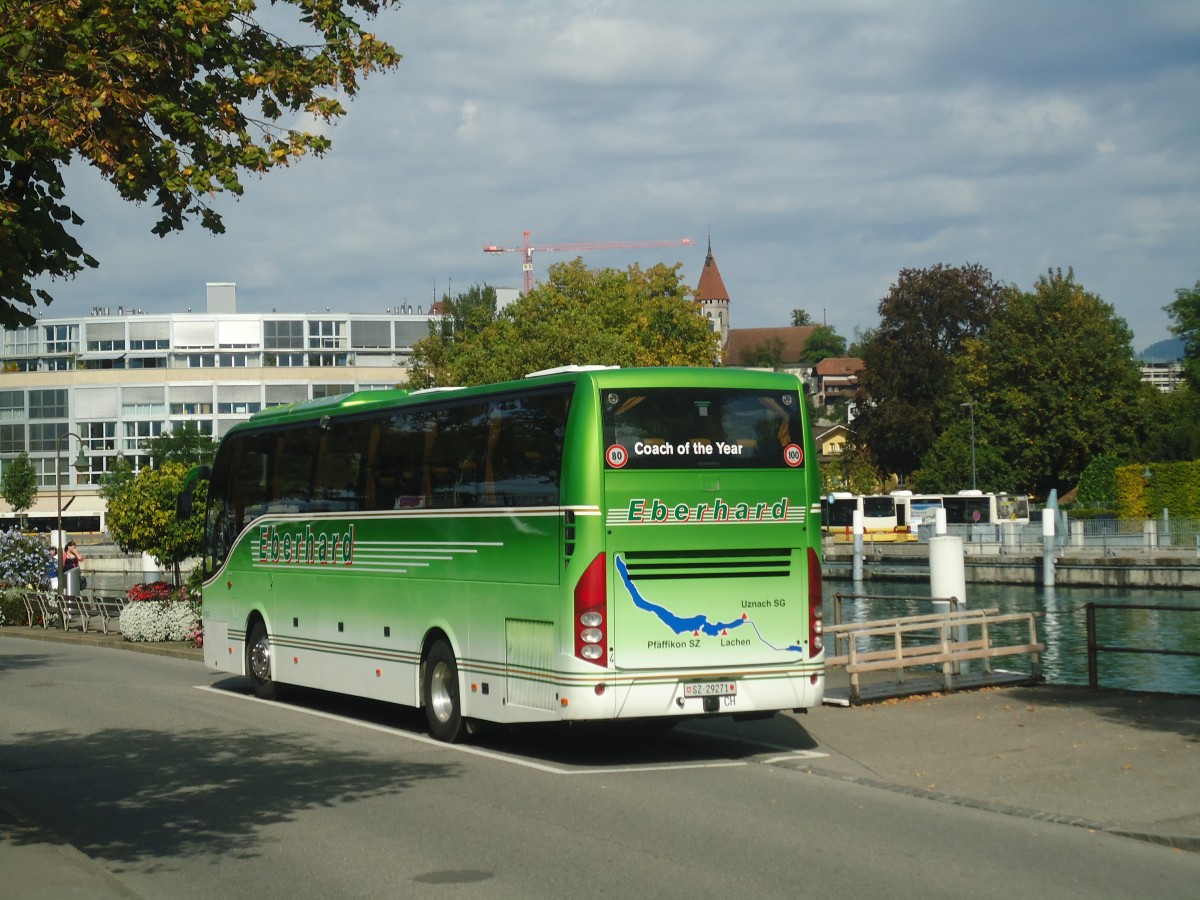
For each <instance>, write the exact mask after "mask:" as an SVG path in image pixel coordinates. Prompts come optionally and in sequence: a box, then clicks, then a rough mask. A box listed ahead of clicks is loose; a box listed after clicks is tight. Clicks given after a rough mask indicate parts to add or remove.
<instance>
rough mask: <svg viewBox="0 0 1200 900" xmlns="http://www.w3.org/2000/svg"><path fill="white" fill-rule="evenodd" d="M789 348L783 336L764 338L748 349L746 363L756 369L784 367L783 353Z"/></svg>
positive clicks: (779, 368)
mask: <svg viewBox="0 0 1200 900" xmlns="http://www.w3.org/2000/svg"><path fill="white" fill-rule="evenodd" d="M786 350H787V344H786V343H784V340H783V338H781V337H779V336H778V335H775V336H773V337H769V338H767V339H766V340H764V341H763V342H762V343H761V344H755V345H754V346H752V347H750V348H749V349H748V350H747V351H746V356H745V359H746V363H745V364H746V365H747V366H751V367H753V368H756V369H775V370H776V371H778V370H781V369H782V368H783V354H784V352H785V351H786Z"/></svg>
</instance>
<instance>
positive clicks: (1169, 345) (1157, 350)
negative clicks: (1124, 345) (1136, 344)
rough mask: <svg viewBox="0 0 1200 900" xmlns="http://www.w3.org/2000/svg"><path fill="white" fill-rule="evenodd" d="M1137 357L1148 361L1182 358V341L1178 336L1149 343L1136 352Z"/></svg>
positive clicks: (1169, 360)
mask: <svg viewBox="0 0 1200 900" xmlns="http://www.w3.org/2000/svg"><path fill="white" fill-rule="evenodd" d="M1138 359H1140V360H1141V361H1142V362H1148V363H1169V362H1175V361H1176V360H1180V359H1183V341H1182V340H1181V339H1180V338H1168V339H1167V340H1165V341H1159V342H1158V343H1157V344H1151V345H1150V346H1149V347H1147V348H1146V349H1145V350H1143V351H1142V352H1141V353H1139V354H1138Z"/></svg>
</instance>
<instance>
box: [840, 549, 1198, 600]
mask: <svg viewBox="0 0 1200 900" xmlns="http://www.w3.org/2000/svg"><path fill="white" fill-rule="evenodd" d="M965 551H966V559H965V569H966V572H965V574H966V580H967V581H968V582H969V583H970V582H975V583H980V584H1022V585H1030V586H1037V585H1040V584H1042V583H1043V579H1044V577H1045V560H1044V557H1043V554H1042V553H1040V552H1036V551H1033V550H1032V548H1030V551H1031V552H1027V553H1025V554H1020V553H1017V552H1014V551H1013V550H1011V549H1010V548H1007V547H1005V546H1004V545H1003V544H988V545H984V546H983V547H980V546H979V545H976V544H972V543H967V544H966V545H965ZM823 553H824V560H825V568H824V573H825V576H826V577H827V578H849V576H850V548H849V546H848V545H846V544H841V543H835V542H832V541H828V540H827V541H826V542H825V545H824V548H823ZM864 560H865V562H864V565H863V572H862V580H863V581H871V580H872V579H882V580H889V581H890V580H902V581H908V580H911V581H925V582H927V581H928V580H929V577H930V575H929V544H928V543H927V542H916V541H911V542H908V543H891V542H889V543H876V544H869V545H868V546H867V548H866V551H865V553H864ZM1054 584H1056V585H1057V586H1058V587H1115V588H1152V589H1159V588H1161V589H1163V590H1200V558H1198V557H1197V554H1196V552H1195V551H1194V550H1185V549H1163V548H1156V549H1154V550H1152V551H1149V552H1147V551H1134V552H1122V555H1120V556H1115V555H1113V556H1108V555H1105V554H1104V552H1103V551H1099V550H1095V549H1080V548H1077V547H1071V546H1067V547H1059V548H1057V551H1056V555H1055V562H1054Z"/></svg>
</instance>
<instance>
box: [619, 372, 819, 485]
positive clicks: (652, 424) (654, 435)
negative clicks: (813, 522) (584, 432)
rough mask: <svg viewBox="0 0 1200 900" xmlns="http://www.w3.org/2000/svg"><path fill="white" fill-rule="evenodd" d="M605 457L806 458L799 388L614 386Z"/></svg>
mask: <svg viewBox="0 0 1200 900" xmlns="http://www.w3.org/2000/svg"><path fill="white" fill-rule="evenodd" d="M602 405H603V410H604V422H603V424H604V447H605V463H606V465H607V466H608V467H609V468H613V469H621V468H625V469H775V468H780V469H782V468H789V467H791V468H795V467H796V466H798V465H800V464H801V463H802V462H803V451H802V450H801V444H802V436H803V433H804V432H803V425H802V424H801V422H802V420H801V412H800V409H799V403H798V401H797V395H796V393H795V392H792V393H783V392H777V391H754V390H734V389H722V388H654V389H632V390H625V391H622V390H609V391H605V392H604V395H603V397H602Z"/></svg>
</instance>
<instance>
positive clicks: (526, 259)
mask: <svg viewBox="0 0 1200 900" xmlns="http://www.w3.org/2000/svg"><path fill="white" fill-rule="evenodd" d="M691 244H692V239H691V238H680V239H679V240H676V241H581V242H577V243H572V244H547V245H546V246H544V247H535V246H533V245H532V244H531V243H529V232H528V231H526V232H525V245H524V246H523V247H501V246H498V245H497V244H488V245H487V246H486V247H484V248H483V252H484V253H520V254H522V257H521V260H522V261H521V269H522V270H523V271H524V273H525V293H526V294H528V293H529V292H530V291H531V290H532V289H533V251H534V250H536V251H538V252H539V253H541V252H543V251H545V252H550V253H576V252H578V251H580V250H624V249H626V248H629V247H689V246H691Z"/></svg>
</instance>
